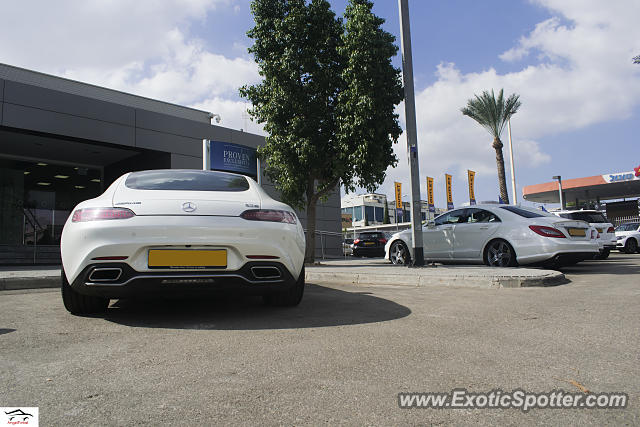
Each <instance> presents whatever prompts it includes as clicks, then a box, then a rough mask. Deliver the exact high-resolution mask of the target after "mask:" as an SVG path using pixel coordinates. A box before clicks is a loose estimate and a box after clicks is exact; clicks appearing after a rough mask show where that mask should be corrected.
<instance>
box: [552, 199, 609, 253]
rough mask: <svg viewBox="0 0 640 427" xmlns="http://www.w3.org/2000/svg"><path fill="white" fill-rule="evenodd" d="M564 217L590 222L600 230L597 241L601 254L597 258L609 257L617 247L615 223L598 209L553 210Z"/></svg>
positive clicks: (555, 213)
mask: <svg viewBox="0 0 640 427" xmlns="http://www.w3.org/2000/svg"><path fill="white" fill-rule="evenodd" d="M552 213H553V214H554V215H557V216H559V217H562V218H567V219H576V220H581V221H585V222H588V223H589V225H591V226H592V227H594V228H595V229H596V230H597V231H598V235H597V236H596V241H597V242H598V249H599V254H598V255H597V256H596V259H607V258H608V257H609V254H610V253H611V250H612V249H615V248H616V235H615V231H614V228H613V224H612V223H611V222H609V220H608V219H607V218H606V217H605V216H604V215H603V214H602V212H600V211H596V210H586V209H580V210H562V211H554V212H552Z"/></svg>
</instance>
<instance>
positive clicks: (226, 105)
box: [192, 97, 265, 135]
mask: <svg viewBox="0 0 640 427" xmlns="http://www.w3.org/2000/svg"><path fill="white" fill-rule="evenodd" d="M192 107H193V108H197V109H200V110H205V111H210V112H212V113H215V114H219V115H220V118H221V119H222V121H221V123H220V126H224V127H227V128H231V129H243V130H244V131H245V132H249V133H254V134H258V135H265V132H264V129H263V126H262V125H259V124H257V123H254V122H252V121H251V119H250V118H249V115H248V113H247V112H246V111H247V108H248V107H249V104H247V103H246V102H244V101H237V100H231V99H225V98H221V97H215V98H211V99H206V100H204V101H202V102H199V103H197V104H193V105H192Z"/></svg>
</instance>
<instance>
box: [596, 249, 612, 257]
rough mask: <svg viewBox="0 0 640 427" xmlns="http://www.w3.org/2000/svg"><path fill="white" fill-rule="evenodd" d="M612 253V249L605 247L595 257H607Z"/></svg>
mask: <svg viewBox="0 0 640 427" xmlns="http://www.w3.org/2000/svg"><path fill="white" fill-rule="evenodd" d="M610 254H611V249H603V250H602V252H600V253H599V254H598V255H596V256H594V257H593V259H607V258H609V255H610Z"/></svg>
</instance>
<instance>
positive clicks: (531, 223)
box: [385, 205, 598, 267]
mask: <svg viewBox="0 0 640 427" xmlns="http://www.w3.org/2000/svg"><path fill="white" fill-rule="evenodd" d="M422 236H423V247H424V257H425V260H428V261H438V262H448V263H477V264H481V263H484V264H486V265H489V266H497V267H510V266H516V265H526V264H541V265H551V266H561V265H569V264H575V263H577V262H580V261H582V260H585V259H590V258H592V257H593V256H594V255H596V254H597V253H598V245H597V243H595V240H593V239H592V233H591V228H590V226H589V224H587V223H586V222H584V221H575V220H565V219H560V218H558V217H557V216H554V215H550V214H548V213H546V212H543V211H540V210H538V209H529V208H524V207H517V206H511V205H477V206H474V207H469V208H461V209H454V210H451V211H449V212H447V213H445V214H442V215H440V216H438V217H437V218H435V220H434V221H429V222H428V223H427V226H426V228H423V231H422ZM411 242H412V238H411V230H405V231H402V232H399V233H396V234H394V235H393V236H391V238H390V239H389V241H388V242H387V245H386V247H385V257H386V259H388V260H389V261H391V262H392V263H393V264H407V263H409V262H410V260H411V259H412V257H413V249H412V244H411Z"/></svg>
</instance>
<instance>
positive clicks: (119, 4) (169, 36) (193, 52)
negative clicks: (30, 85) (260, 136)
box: [0, 0, 259, 128]
mask: <svg viewBox="0 0 640 427" xmlns="http://www.w3.org/2000/svg"><path fill="white" fill-rule="evenodd" d="M236 2H237V1H236V0H163V1H162V2H155V1H151V0H139V1H135V2H131V1H127V0H115V1H109V2H105V1H99V0H93V1H86V2H77V1H70V0H66V1H64V0H63V1H57V2H49V1H41V2H34V1H23V2H10V3H8V4H7V5H4V6H3V9H4V11H3V12H4V15H5V17H6V18H5V21H6V25H3V26H0V62H5V63H8V64H11V65H17V66H20V67H25V68H31V69H35V70H38V71H42V72H46V73H51V74H55V75H59V76H63V77H67V78H71V79H75V80H80V81H83V82H87V83H93V84H97V85H100V86H106V87H109V88H113V89H118V90H122V91H125V92H130V93H134V94H137V95H142V96H147V97H150V98H156V99H160V100H163V101H168V102H173V103H178V104H183V105H190V106H202V107H204V106H207V105H211V106H212V107H215V106H218V105H220V106H224V107H225V108H220V111H214V112H218V113H221V112H224V113H225V114H224V115H227V114H226V113H227V111H228V106H232V105H234V103H238V88H239V87H240V86H242V85H244V84H251V83H255V82H257V81H258V80H259V75H258V68H257V66H256V64H255V62H254V61H253V60H252V59H250V58H248V57H247V56H246V50H245V51H244V53H242V54H239V56H238V57H235V58H228V57H225V56H223V55H221V54H218V53H215V52H212V51H210V50H208V49H207V48H206V46H205V44H204V43H203V41H202V40H199V39H198V38H197V37H194V36H192V35H191V34H190V33H189V27H190V24H191V23H193V22H195V21H198V20H200V21H202V20H204V19H205V18H206V16H207V14H208V13H212V12H215V11H217V10H220V8H227V9H229V10H236V8H237V4H236ZM25 22H29V23H30V25H29V26H25V25H24V24H25ZM3 24H4V23H3ZM207 100H214V101H207ZM239 105H242V103H239ZM207 109H208V108H207ZM229 111H230V110H229ZM227 116H228V117H233V116H234V114H231V113H229V114H228V115H227ZM231 123H234V124H241V123H236V122H235V121H231V120H230V121H228V122H227V124H228V125H230V124H231ZM239 127H240V126H239ZM239 127H238V128H239Z"/></svg>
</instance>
